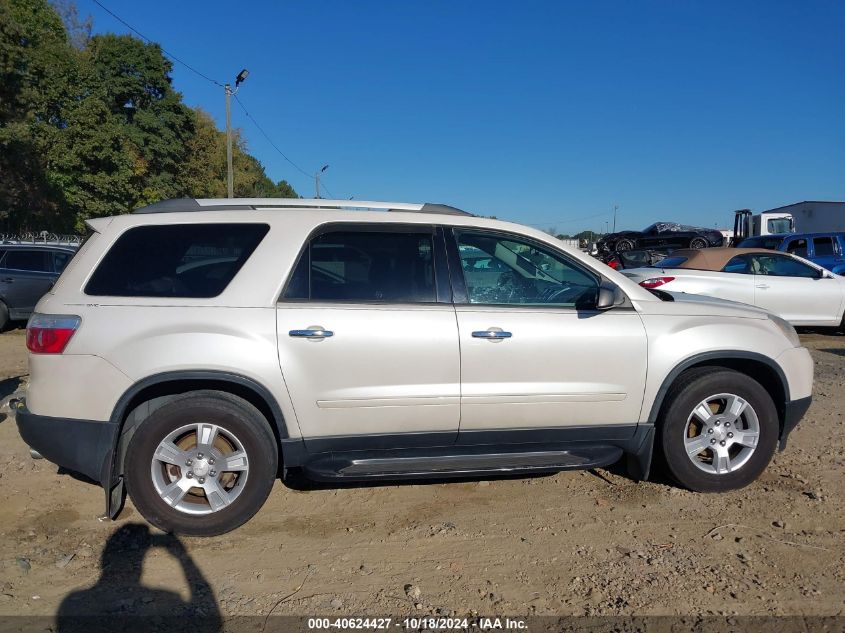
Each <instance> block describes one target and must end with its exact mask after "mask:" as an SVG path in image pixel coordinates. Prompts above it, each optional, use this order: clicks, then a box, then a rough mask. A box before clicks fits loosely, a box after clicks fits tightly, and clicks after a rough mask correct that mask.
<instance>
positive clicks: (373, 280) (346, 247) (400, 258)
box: [285, 231, 436, 303]
mask: <svg viewBox="0 0 845 633" xmlns="http://www.w3.org/2000/svg"><path fill="white" fill-rule="evenodd" d="M285 298H286V299H303V300H311V301H357V302H362V303H370V302H389V303H429V302H434V301H435V300H436V297H435V286H434V250H433V244H432V236H431V234H430V233H415V232H398V231H397V232H385V231H371V232H368V231H333V232H329V233H323V234H322V235H319V236H318V237H316V238H314V239H313V240H311V242H310V243H309V245H308V247H307V248H306V250H305V251H304V252H303V254H302V257H301V258H300V261H299V264H298V265H297V267H296V269H295V270H294V272H293V275H292V277H291V280H290V282H289V283H288V287H287V290H286V291H285Z"/></svg>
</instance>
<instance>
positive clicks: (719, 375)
mask: <svg viewBox="0 0 845 633" xmlns="http://www.w3.org/2000/svg"><path fill="white" fill-rule="evenodd" d="M667 398H668V403H667V406H666V408H665V409H664V412H663V414H662V415H661V419H660V420H659V422H658V424H659V427H658V433H659V445H660V447H661V448H662V450H663V457H664V458H665V460H666V465H667V466H668V467H669V471H670V473H671V474H672V476H673V477H674V478H675V479H676V480H677V481H678V483H680V484H681V485H682V486H685V487H687V488H689V489H690V490H695V491H697V492H721V491H726V490H735V489H737V488H742V487H743V486H747V485H748V484H750V483H751V482H752V481H754V480H755V479H757V477H758V476H759V475H760V474H761V473H762V472H763V470H764V469H765V468H766V466H767V465H768V464H769V461H771V459H772V455H773V454H774V451H775V446H776V445H777V439H778V431H779V429H780V423H779V421H778V415H777V410H776V409H775V405H774V403H773V402H772V398H771V396H770V395H769V393H768V392H767V391H766V390H765V389H764V388H763V387H762V385H760V383H758V382H757V381H756V380H754V379H752V378H750V377H749V376H747V375H745V374H742V373H740V372H737V371H733V370H730V369H722V368H718V367H703V368H697V369H692V370H689V371H687V372H685V373H684V374H682V375H681V377H680V379H679V380H678V382H677V383H676V384H675V385H673V387H672V389H671V390H670V393H669V394H668V396H667Z"/></svg>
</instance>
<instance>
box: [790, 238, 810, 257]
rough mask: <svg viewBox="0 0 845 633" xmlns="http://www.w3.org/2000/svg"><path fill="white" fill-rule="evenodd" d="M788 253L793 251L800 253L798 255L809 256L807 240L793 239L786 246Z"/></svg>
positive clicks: (794, 253) (796, 253)
mask: <svg viewBox="0 0 845 633" xmlns="http://www.w3.org/2000/svg"><path fill="white" fill-rule="evenodd" d="M786 252H787V253H792V254H793V255H798V257H806V256H807V240H805V239H800V240H792V241H791V242H790V243H789V244H788V245H787V247H786Z"/></svg>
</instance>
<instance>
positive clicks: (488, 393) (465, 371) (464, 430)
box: [451, 229, 647, 441]
mask: <svg viewBox="0 0 845 633" xmlns="http://www.w3.org/2000/svg"><path fill="white" fill-rule="evenodd" d="M454 235H455V240H456V242H453V243H452V245H451V246H452V249H453V250H452V253H453V256H452V258H453V261H454V260H456V259H459V260H460V264H459V265H458V264H456V265H455V266H453V269H455V268H458V266H460V269H461V272H462V276H461V277H460V279H458V280H457V283H456V295H457V296H456V304H457V305H456V311H457V317H458V329H459V333H460V344H461V388H462V395H461V437H464V435H465V434H466V435H467V436H471V435H473V433H475V432H478V431H497V432H498V431H508V430H514V431H525V430H530V429H536V430H538V434H537V437H538V438H550V437H551V435H549V434H548V433H546V432H547V431H551V430H552V429H554V428H565V427H585V426H588V427H599V426H605V425H634V424H636V423H637V420H638V419H639V414H640V409H641V405H642V398H643V390H644V386H645V377H646V358H647V347H646V345H647V343H646V334H645V329H644V327H643V324H642V321H641V319H640V317H639V315H638V314H637V313H636V312H635V311H634V310H633V309H630V308H627V309H626V308H619V309H612V310H607V311H598V310H596V309H595V303H596V299H597V295H598V288H599V282H600V280H599V278H598V276H597V275H596V274H595V273H593V272H591V271H590V270H589V269H588V268H586V267H584V266H581V265H580V264H579V263H578V262H577V261H575V260H574V259H570V258H569V257H567V256H566V255H565V254H564V253H561V252H559V251H556V250H555V249H552V248H551V247H548V246H546V245H543V244H540V243H535V242H532V241H529V240H526V239H525V238H522V237H518V236H513V235H509V234H499V233H490V232H484V231H478V230H475V229H466V230H455V232H454ZM455 248H456V249H457V252H455ZM500 437H501V436H500ZM523 437H525V435H523ZM460 441H463V440H460Z"/></svg>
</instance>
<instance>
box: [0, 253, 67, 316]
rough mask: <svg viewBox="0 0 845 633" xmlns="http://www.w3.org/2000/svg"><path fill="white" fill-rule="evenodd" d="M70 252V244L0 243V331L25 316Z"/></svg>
mask: <svg viewBox="0 0 845 633" xmlns="http://www.w3.org/2000/svg"><path fill="white" fill-rule="evenodd" d="M74 253H76V248H75V247H73V246H57V245H52V244H50V245H46V244H3V243H2V242H0V330H2V329H3V328H4V327H6V324H7V323H8V322H9V321H16V320H25V319H28V318H29V316H30V315H31V314H32V311H33V310H34V309H35V304H36V303H38V300H39V299H40V298H41V297H42V296H43V295H44V294H45V293H46V292H47V291H48V290H50V288H52V286H53V284H54V283H55V282H56V279H58V278H59V275H60V274H61V273H62V271H63V270H64V268H65V266H67V263H68V262H69V261H70V258H71V257H73V255H74Z"/></svg>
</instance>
